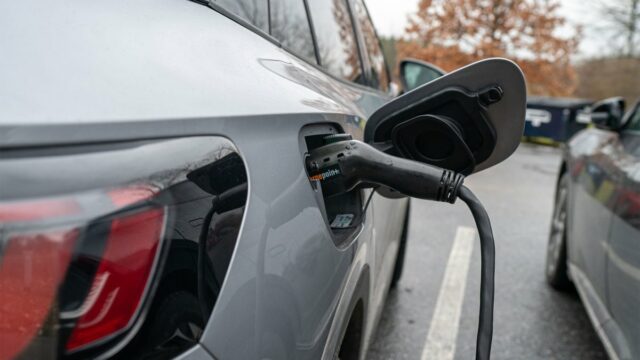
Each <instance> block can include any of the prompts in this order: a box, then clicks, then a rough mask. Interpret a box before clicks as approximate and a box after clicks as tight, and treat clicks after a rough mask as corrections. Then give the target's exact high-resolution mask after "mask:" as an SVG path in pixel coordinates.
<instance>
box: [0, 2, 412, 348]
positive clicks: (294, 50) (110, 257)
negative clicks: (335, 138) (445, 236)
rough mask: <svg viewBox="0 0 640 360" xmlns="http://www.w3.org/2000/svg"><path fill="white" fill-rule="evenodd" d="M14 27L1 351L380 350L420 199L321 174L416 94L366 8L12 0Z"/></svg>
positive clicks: (4, 166) (6, 48)
mask: <svg viewBox="0 0 640 360" xmlns="http://www.w3.org/2000/svg"><path fill="white" fill-rule="evenodd" d="M0 33H1V34H2V36H0V49H2V50H1V51H0V52H1V53H2V54H1V55H0V69H1V70H0V109H1V110H0V148H1V153H2V155H1V157H0V358H2V359H12V358H23V359H34V358H74V359H75V358H95V357H119V358H128V359H131V358H154V359H155V358H170V357H175V356H184V357H186V358H194V359H195V358H198V359H208V358H211V357H214V358H218V359H250V358H255V359H318V358H321V357H325V358H333V357H335V356H339V357H340V358H342V359H349V358H357V357H358V356H360V354H362V353H363V351H364V349H366V348H367V344H368V342H369V340H370V338H371V336H372V333H373V331H374V329H375V327H374V326H375V324H376V319H377V318H378V316H379V314H380V310H381V309H382V305H383V303H384V299H385V295H386V294H387V292H388V291H389V287H390V285H391V284H392V283H393V282H394V281H397V280H398V276H399V274H400V270H401V268H402V251H403V250H402V248H403V246H404V245H403V240H402V239H403V233H404V232H405V231H406V217H407V210H408V201H407V200H406V199H396V200H390V199H386V198H383V197H381V196H380V195H378V194H373V195H372V192H371V191H369V190H366V191H353V192H350V193H348V194H344V195H341V196H336V197H332V198H327V199H324V198H323V196H322V194H321V192H320V191H319V190H318V189H317V188H314V185H313V184H312V182H310V181H309V180H308V178H307V175H306V173H305V168H304V158H305V153H307V152H308V151H309V150H310V149H313V148H314V147H317V146H319V145H321V144H322V139H323V137H325V136H326V135H330V134H336V133H349V134H352V136H354V138H356V139H358V138H362V136H363V128H364V124H365V120H366V119H367V118H368V116H369V115H370V114H371V113H372V112H373V111H374V110H376V109H377V108H379V107H380V106H381V105H383V104H384V103H385V102H387V101H388V100H389V99H391V98H392V97H393V96H394V95H395V94H396V92H397V91H396V90H395V89H397V88H396V87H395V85H393V84H391V82H390V81H389V80H390V76H389V72H388V68H387V64H386V63H385V58H384V56H383V52H382V50H381V47H380V43H379V40H378V38H377V37H376V33H375V30H374V27H373V25H372V23H371V20H370V18H369V16H368V14H367V10H366V8H365V5H364V3H363V1H362V0H349V1H347V0H271V1H266V0H216V1H211V2H204V1H203V2H202V3H199V2H193V1H187V0H161V1H148V0H135V1H103V2H94V1H90V2H87V1H75V0H63V1H61V2H57V3H55V4H49V5H47V6H44V7H43V4H42V2H39V1H32V0H24V1H6V2H3V3H2V5H0ZM367 205H368V206H367Z"/></svg>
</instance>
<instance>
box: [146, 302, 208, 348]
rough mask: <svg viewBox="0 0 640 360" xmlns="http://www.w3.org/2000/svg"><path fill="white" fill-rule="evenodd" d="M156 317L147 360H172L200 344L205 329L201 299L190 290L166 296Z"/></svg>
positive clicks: (149, 335)
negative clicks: (201, 311) (199, 301)
mask: <svg viewBox="0 0 640 360" xmlns="http://www.w3.org/2000/svg"><path fill="white" fill-rule="evenodd" d="M152 316H153V317H154V318H153V319H152V321H153V323H152V326H151V327H150V329H151V331H149V333H148V334H147V336H146V339H145V340H146V342H147V344H148V345H147V346H148V349H149V350H148V351H147V353H146V354H145V355H146V356H144V357H143V358H144V359H171V358H173V357H175V356H177V355H178V354H180V353H181V352H182V351H184V350H186V349H188V348H190V347H191V346H193V345H195V344H197V342H198V339H199V338H200V334H201V333H202V330H203V329H204V321H203V319H202V315H201V314H200V307H199V304H198V298H197V297H196V296H195V295H193V294H191V293H189V292H186V291H177V292H173V293H170V294H168V295H166V296H165V298H164V299H163V300H162V302H161V303H160V304H159V306H158V308H157V310H156V311H155V312H154V314H152Z"/></svg>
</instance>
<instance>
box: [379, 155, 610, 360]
mask: <svg viewBox="0 0 640 360" xmlns="http://www.w3.org/2000/svg"><path fill="white" fill-rule="evenodd" d="M559 164H560V151H559V150H558V149H555V148H550V147H543V146H535V145H529V144H525V145H522V146H520V148H519V149H518V151H517V152H516V153H515V154H514V155H513V156H512V157H511V158H510V159H508V160H507V161H505V162H504V163H502V164H500V165H498V166H496V167H494V168H491V169H489V170H486V171H483V172H480V173H478V174H474V175H473V176H471V177H470V178H468V179H467V180H466V181H465V183H466V185H467V186H468V187H469V188H471V189H472V190H473V191H474V192H475V193H476V195H477V196H478V198H479V199H480V200H481V201H482V202H483V203H484V205H485V207H486V209H487V211H488V212H489V215H490V216H491V220H492V225H493V231H494V235H495V239H496V302H495V310H494V314H495V321H494V333H493V334H494V335H493V347H492V359H581V360H589V359H606V358H607V357H606V355H605V351H604V348H603V347H602V345H601V344H600V341H599V339H598V337H597V335H596V333H595V331H594V329H593V327H592V325H591V323H590V321H589V318H588V316H587V313H586V310H585V308H584V307H583V305H582V304H581V302H580V300H579V298H578V295H577V294H576V293H575V291H574V292H569V293H559V292H556V291H554V290H552V289H551V288H549V287H548V286H547V285H546V282H545V279H544V262H545V251H546V242H547V235H548V231H549V222H550V220H551V211H552V206H553V196H554V190H555V181H556V173H557V170H558V169H559ZM411 206H412V211H411V218H410V220H411V222H410V228H409V243H408V247H407V254H406V263H405V268H404V274H403V276H402V278H401V280H400V283H399V285H398V287H397V289H396V290H394V291H392V292H391V293H390V294H389V297H388V299H387V304H386V307H385V309H384V310H383V315H382V318H381V320H380V324H379V326H378V332H377V335H376V336H375V337H374V339H373V340H372V343H371V345H370V350H369V354H368V356H367V359H374V360H381V359H419V358H420V356H421V354H422V351H423V348H424V346H425V341H426V338H427V333H428V331H429V326H430V321H431V319H432V316H433V313H434V308H435V304H436V301H437V298H438V293H439V291H440V286H441V283H442V279H443V275H444V272H445V265H446V264H447V260H448V258H449V252H450V250H451V247H452V243H453V240H454V237H455V235H456V230H457V228H458V227H459V226H468V227H473V228H475V225H474V223H473V219H472V218H471V215H470V214H469V212H468V210H467V208H466V207H465V205H464V204H462V203H461V202H457V203H456V204H455V205H454V206H451V205H448V204H439V203H433V202H426V201H416V200H413V201H412V203H411ZM476 241H477V239H476ZM479 277H480V253H479V244H478V243H476V244H475V246H474V249H473V254H472V258H471V265H470V267H469V272H468V276H467V282H466V291H465V294H464V300H463V302H462V309H461V316H460V322H459V330H458V335H457V341H456V344H455V357H454V358H455V359H465V360H468V359H473V358H474V356H475V340H476V330H477V317H478V304H479V303H478V296H477V295H478V292H479V284H480V281H479V280H480V279H479Z"/></svg>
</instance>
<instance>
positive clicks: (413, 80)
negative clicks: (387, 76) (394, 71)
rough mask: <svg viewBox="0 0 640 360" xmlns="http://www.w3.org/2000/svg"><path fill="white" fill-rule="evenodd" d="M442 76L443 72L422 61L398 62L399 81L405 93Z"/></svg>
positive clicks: (406, 60) (408, 60) (407, 60)
mask: <svg viewBox="0 0 640 360" xmlns="http://www.w3.org/2000/svg"><path fill="white" fill-rule="evenodd" d="M444 74H445V72H444V71H443V70H442V69H440V68H439V67H437V66H435V65H433V64H430V63H427V62H424V61H420V60H415V59H405V60H402V61H401V62H400V80H401V81H402V87H403V89H404V91H405V92H407V91H411V90H413V89H415V88H417V87H419V86H420V85H424V84H426V83H428V82H430V81H432V80H435V79H437V78H439V77H441V76H442V75H444Z"/></svg>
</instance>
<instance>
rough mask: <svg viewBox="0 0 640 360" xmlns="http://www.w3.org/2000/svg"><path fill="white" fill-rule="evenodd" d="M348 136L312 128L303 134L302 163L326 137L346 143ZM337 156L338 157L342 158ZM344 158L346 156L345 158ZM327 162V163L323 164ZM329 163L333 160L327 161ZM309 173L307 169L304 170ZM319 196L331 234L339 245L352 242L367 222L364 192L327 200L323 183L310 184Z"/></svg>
mask: <svg viewBox="0 0 640 360" xmlns="http://www.w3.org/2000/svg"><path fill="white" fill-rule="evenodd" d="M346 136H348V135H347V134H344V133H342V132H341V131H340V130H339V129H338V128H337V127H335V126H333V125H310V126H306V127H304V128H303V129H302V131H301V134H300V140H301V144H300V146H301V150H302V152H303V154H304V157H303V159H304V158H305V157H306V156H307V154H308V153H309V151H311V150H314V149H316V148H318V147H321V146H323V145H326V144H327V137H329V138H334V137H335V139H336V140H338V141H339V140H343V139H344V138H345V137H346ZM340 155H341V154H338V155H337V157H340ZM343 156H344V155H343ZM323 161H324V160H323ZM326 161H330V159H326ZM305 169H306V166H305ZM310 182H311V186H312V188H313V190H314V192H315V194H316V200H317V201H318V203H319V205H320V206H319V207H320V209H321V210H322V211H323V216H324V218H325V223H326V224H327V227H328V228H329V229H330V230H331V234H332V235H333V240H334V242H335V243H336V245H341V244H345V243H348V242H350V240H352V239H353V238H354V236H355V235H356V234H358V233H359V231H360V229H361V228H362V221H363V218H364V213H363V207H362V205H363V201H362V191H361V190H353V191H350V192H347V193H343V194H339V195H335V196H326V195H325V194H324V193H323V192H322V187H321V185H320V181H317V180H310Z"/></svg>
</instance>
